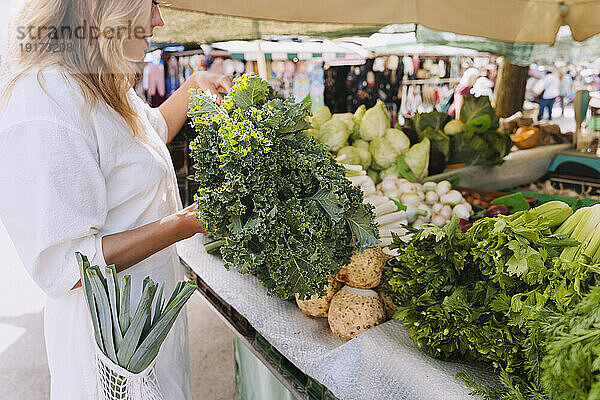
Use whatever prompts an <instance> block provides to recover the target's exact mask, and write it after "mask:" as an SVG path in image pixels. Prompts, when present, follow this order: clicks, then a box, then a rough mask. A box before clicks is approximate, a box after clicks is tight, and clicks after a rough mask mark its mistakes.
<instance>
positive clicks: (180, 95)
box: [158, 71, 232, 143]
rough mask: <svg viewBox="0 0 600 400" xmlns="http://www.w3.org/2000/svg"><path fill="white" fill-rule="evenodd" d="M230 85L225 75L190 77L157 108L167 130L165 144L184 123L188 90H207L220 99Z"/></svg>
mask: <svg viewBox="0 0 600 400" xmlns="http://www.w3.org/2000/svg"><path fill="white" fill-rule="evenodd" d="M231 85H232V84H231V79H230V78H229V77H227V76H225V75H219V74H213V73H211V72H206V71H200V72H196V73H194V74H193V75H192V76H190V78H189V79H188V80H186V81H185V82H184V83H183V85H181V86H180V87H179V89H177V90H176V91H175V92H174V93H173V94H172V95H171V96H169V98H168V99H167V100H166V101H165V102H164V103H163V104H161V105H160V107H158V109H159V110H160V112H161V114H162V115H163V117H164V119H165V122H166V123H167V127H168V128H169V138H168V140H167V143H168V142H170V141H171V140H172V139H173V138H174V137H175V135H177V133H178V132H179V131H180V130H181V127H182V126H183V124H184V123H185V120H186V118H187V110H188V103H189V102H190V93H189V90H190V89H202V90H209V91H210V92H211V93H213V94H216V95H217V96H218V97H219V98H220V97H221V95H220V93H227V92H229V89H231Z"/></svg>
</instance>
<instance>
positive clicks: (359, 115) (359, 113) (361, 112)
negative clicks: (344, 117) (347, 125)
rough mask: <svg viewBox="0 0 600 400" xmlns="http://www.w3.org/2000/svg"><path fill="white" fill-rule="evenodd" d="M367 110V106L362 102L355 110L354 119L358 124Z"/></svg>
mask: <svg viewBox="0 0 600 400" xmlns="http://www.w3.org/2000/svg"><path fill="white" fill-rule="evenodd" d="M366 111H367V107H366V106H365V105H364V104H361V105H360V107H358V108H357V109H356V111H354V121H356V123H357V124H360V121H362V119H363V117H364V116H365V112H366Z"/></svg>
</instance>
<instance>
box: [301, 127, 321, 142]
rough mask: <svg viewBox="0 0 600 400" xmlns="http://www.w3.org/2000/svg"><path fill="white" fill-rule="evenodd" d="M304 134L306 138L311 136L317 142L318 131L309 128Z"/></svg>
mask: <svg viewBox="0 0 600 400" xmlns="http://www.w3.org/2000/svg"><path fill="white" fill-rule="evenodd" d="M304 133H305V134H306V136H312V137H314V138H315V139H316V140H317V141H319V135H320V132H319V130H318V129H314V128H310V129H307V130H305V131H304Z"/></svg>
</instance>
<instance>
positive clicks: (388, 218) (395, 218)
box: [375, 212, 406, 226]
mask: <svg viewBox="0 0 600 400" xmlns="http://www.w3.org/2000/svg"><path fill="white" fill-rule="evenodd" d="M403 217H404V215H402V213H399V212H398V213H391V214H386V215H382V216H381V217H376V218H375V222H376V223H377V225H379V226H383V225H388V224H391V223H394V222H399V221H402V220H403V219H406V218H403Z"/></svg>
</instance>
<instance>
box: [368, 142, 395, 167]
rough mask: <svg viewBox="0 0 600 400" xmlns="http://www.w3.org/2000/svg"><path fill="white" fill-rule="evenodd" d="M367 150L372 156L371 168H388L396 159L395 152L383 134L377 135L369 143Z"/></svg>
mask: <svg viewBox="0 0 600 400" xmlns="http://www.w3.org/2000/svg"><path fill="white" fill-rule="evenodd" d="M369 152H370V153H371V156H373V163H372V167H373V169H376V170H378V171H381V170H384V169H386V168H389V167H391V166H392V164H394V162H395V161H396V156H397V155H398V154H396V153H395V152H394V151H393V150H392V145H391V144H390V142H389V141H388V140H387V139H386V138H384V137H383V136H380V137H377V138H375V139H373V140H372V141H371V143H370V144H369Z"/></svg>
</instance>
